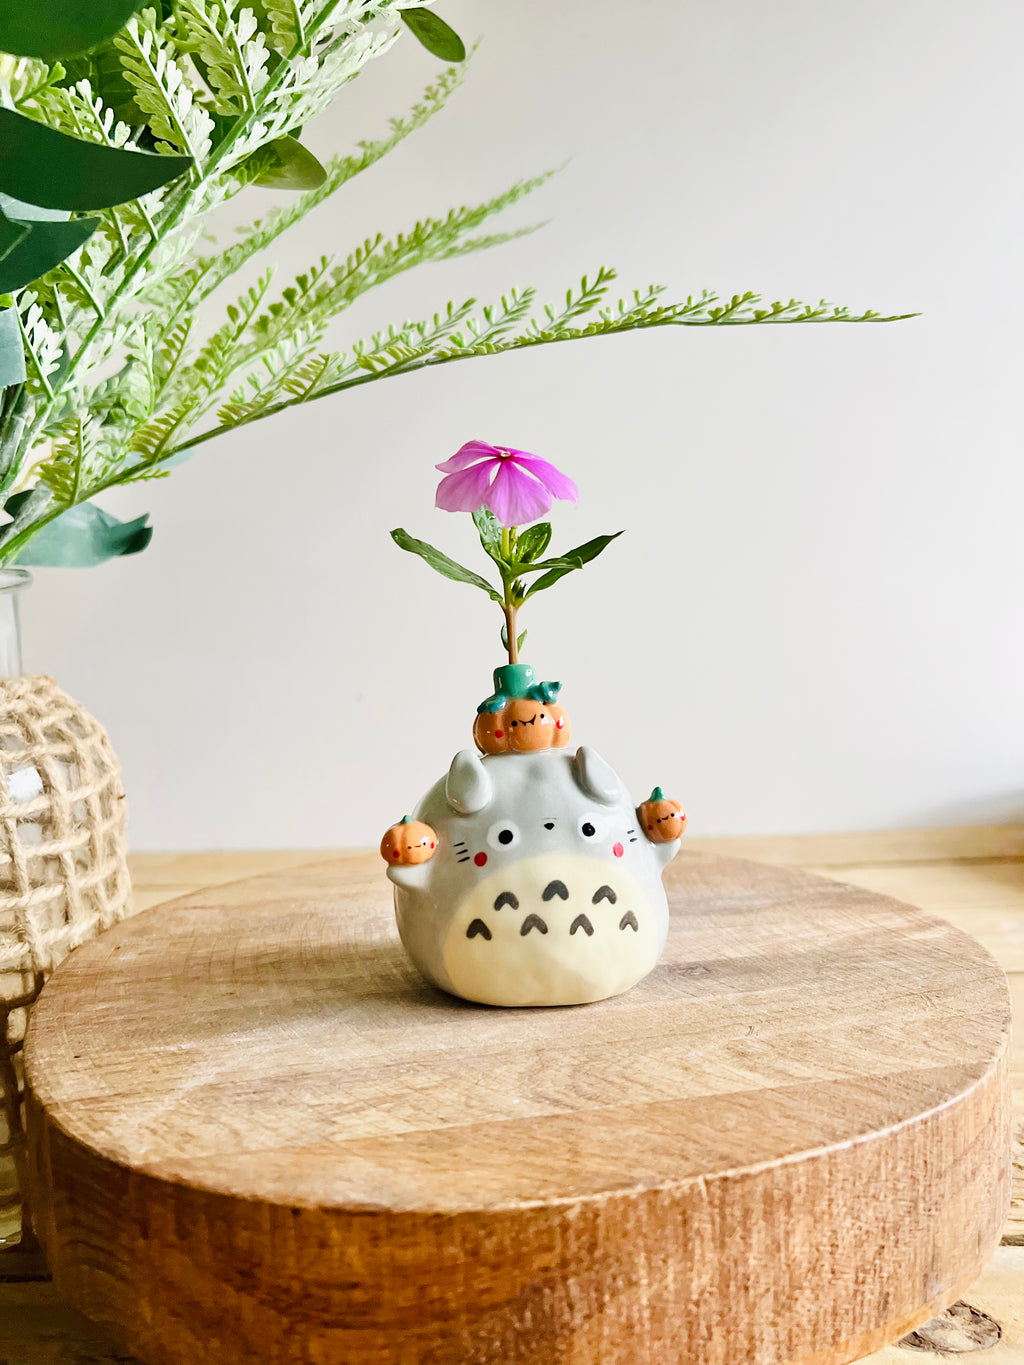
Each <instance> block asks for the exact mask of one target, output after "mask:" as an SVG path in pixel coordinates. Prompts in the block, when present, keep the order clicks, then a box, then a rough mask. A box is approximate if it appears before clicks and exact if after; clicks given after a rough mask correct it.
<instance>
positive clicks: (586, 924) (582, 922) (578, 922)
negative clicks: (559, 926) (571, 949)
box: [569, 915, 594, 938]
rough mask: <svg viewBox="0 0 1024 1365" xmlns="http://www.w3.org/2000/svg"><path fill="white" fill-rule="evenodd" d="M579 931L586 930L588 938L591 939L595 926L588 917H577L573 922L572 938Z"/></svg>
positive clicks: (570, 933) (570, 932) (570, 934)
mask: <svg viewBox="0 0 1024 1365" xmlns="http://www.w3.org/2000/svg"><path fill="white" fill-rule="evenodd" d="M577 929H582V930H584V932H585V933H586V935H587V937H588V938H590V937H591V936H592V935H593V932H594V926H593V925H592V924H591V922H590V920H588V919H587V917H586V915H577V916H576V918H575V919H574V920H573V922H572V928H571V929H570V930H569V937H570V938H571V937H572V936H573V934H574V933H575V932H576V930H577Z"/></svg>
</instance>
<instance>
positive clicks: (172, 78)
mask: <svg viewBox="0 0 1024 1365" xmlns="http://www.w3.org/2000/svg"><path fill="white" fill-rule="evenodd" d="M114 46H115V47H116V48H117V50H118V52H119V53H120V54H121V67H122V70H123V71H124V74H125V78H126V79H127V80H128V82H129V84H131V85H132V86H133V88H134V90H135V102H136V104H137V105H138V106H139V108H140V109H141V110H142V111H143V113H145V114H146V115H147V116H148V118H149V126H150V128H151V129H152V132H153V135H154V137H156V138H157V139H159V141H160V142H161V143H163V150H165V151H173V152H184V153H185V155H186V156H190V157H192V159H193V160H194V161H196V162H197V163H199V164H201V163H202V162H203V161H204V160H205V159H206V157H207V156H208V155H209V153H210V148H211V146H212V138H211V134H212V132H213V126H214V125H213V119H212V118H211V117H210V115H209V114H208V113H207V111H206V110H205V109H204V108H203V106H202V105H201V104H199V103H198V102H197V101H196V98H195V92H194V91H193V90H192V88H191V86H190V85H189V83H188V81H187V80H186V79H185V73H184V72H183V70H182V68H181V66H180V65H179V63H178V62H177V61H176V60H175V56H174V48H173V45H172V43H171V42H170V40H169V39H168V37H167V35H166V33H165V31H164V30H162V29H160V28H159V27H158V26H157V17H156V11H155V10H152V9H144V10H142V11H141V12H140V13H139V14H137V15H135V17H134V18H132V19H129V21H128V23H127V24H126V25H125V27H124V28H123V29H122V30H121V32H120V33H119V34H118V35H117V37H116V38H115V39H114ZM158 150H160V148H159V145H158Z"/></svg>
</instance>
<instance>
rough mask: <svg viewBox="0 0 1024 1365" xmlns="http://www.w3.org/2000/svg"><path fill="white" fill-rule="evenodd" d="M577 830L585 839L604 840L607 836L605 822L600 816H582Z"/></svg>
mask: <svg viewBox="0 0 1024 1365" xmlns="http://www.w3.org/2000/svg"><path fill="white" fill-rule="evenodd" d="M577 828H578V829H579V832H580V833H581V834H582V835H583V837H584V839H603V838H604V835H605V827H604V821H603V820H602V819H601V817H600V816H599V815H581V816H580V818H579V823H578V825H577Z"/></svg>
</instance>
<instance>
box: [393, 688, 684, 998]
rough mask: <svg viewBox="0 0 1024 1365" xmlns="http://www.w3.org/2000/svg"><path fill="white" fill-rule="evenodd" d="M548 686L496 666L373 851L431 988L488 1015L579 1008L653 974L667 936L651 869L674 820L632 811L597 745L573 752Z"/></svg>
mask: <svg viewBox="0 0 1024 1365" xmlns="http://www.w3.org/2000/svg"><path fill="white" fill-rule="evenodd" d="M560 686H561V685H560V684H559V683H554V682H538V681H537V680H536V678H535V675H534V671H533V669H532V668H530V667H529V666H528V665H525V664H514V665H508V666H506V667H503V668H499V669H496V670H495V673H494V692H493V693H492V694H491V696H489V697H488V698H487V699H486V700H485V701H484V702H482V703H481V705H480V707H479V708H478V712H477V717H476V721H475V723H474V727H473V736H474V739H475V741H476V746H477V749H476V750H473V749H463V750H462V751H461V752H459V753H457V754H456V755H455V757H454V758H453V759H452V762H451V766H450V768H449V769H448V772H447V774H446V775H445V776H444V777H443V778H441V779H440V780H439V781H438V782H437V783H436V784H435V785H434V786H433V787H432V788H431V789H430V791H429V792H428V793H427V795H426V796H425V797H424V798H423V800H422V801H421V802H420V804H419V806H418V807H417V808H416V811H415V813H414V815H413V816H412V817H409V816H406V817H405V819H404V820H403V821H401V822H400V823H399V824H397V825H393V826H392V827H391V829H389V830H388V831H387V833H386V834H385V836H384V839H383V841H382V843H381V855H382V857H383V858H384V859H385V861H386V862H387V865H388V869H387V872H388V877H389V878H390V879H391V881H392V882H393V883H394V888H395V914H396V918H397V920H398V931H399V934H400V936H401V939H402V943H403V944H404V946H405V948H406V951H407V952H408V954H409V956H410V957H411V958H412V960H413V962H414V963H415V964H416V966H417V967H418V968H419V970H420V971H421V972H422V974H423V975H424V976H425V977H426V978H427V980H428V981H430V982H432V983H433V984H434V985H435V986H439V987H441V989H442V990H445V991H448V992H450V993H451V994H452V995H457V996H461V997H462V998H463V999H465V1000H472V1001H477V1002H479V1003H481V1004H486V1005H506V1006H527V1005H583V1004H587V1003H590V1002H592V1001H595V1000H603V999H605V998H606V997H608V996H612V995H619V994H621V992H623V991H627V990H629V989H630V987H631V986H635V985H636V983H637V982H638V981H641V980H642V979H643V978H644V977H645V976H647V974H648V973H649V972H650V971H651V970H652V968H653V967H654V966H655V964H656V963H657V961H658V958H659V957H660V955H661V951H662V949H663V947H664V945H665V938H666V935H667V933H668V902H667V900H666V898H665V891H664V888H663V886H662V882H661V875H662V872H663V871H664V869H665V868H666V867H667V866H668V864H669V863H670V862H671V860H672V859H673V858H674V857H675V855H676V853H677V852H678V851H679V841H680V838H681V836H682V833H683V830H684V829H685V827H686V816H685V814H684V813H683V811H682V808H681V807H680V805H679V803H678V802H677V801H671V800H668V799H666V798H665V797H664V796H663V795H662V792H661V789H660V788H655V789H654V791H653V792H652V794H651V797H650V799H649V800H647V801H645V802H643V803H642V804H641V805H640V806H635V805H634V803H633V801H632V800H631V799H630V796H629V794H628V793H627V791H626V789H625V787H624V786H623V784H622V782H621V781H620V780H619V778H618V777H617V775H616V774H615V773H614V772H613V770H612V769H611V768H610V767H609V766H608V764H607V763H605V761H604V760H603V759H602V758H601V757H600V756H599V755H598V754H597V753H595V751H594V750H593V749H590V748H588V747H587V746H585V745H584V746H581V747H580V748H577V749H575V750H574V749H572V747H571V746H570V743H569V740H570V733H571V727H570V724H569V718H568V716H567V715H566V713H565V711H564V709H563V708H562V707H561V706H559V705H558V704H557V702H556V700H555V698H556V697H557V695H558V693H559V691H560Z"/></svg>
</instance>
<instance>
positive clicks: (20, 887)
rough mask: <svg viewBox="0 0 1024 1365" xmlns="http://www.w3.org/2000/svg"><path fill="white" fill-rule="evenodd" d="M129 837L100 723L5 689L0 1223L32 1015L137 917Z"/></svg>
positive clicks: (57, 698) (16, 688)
mask: <svg viewBox="0 0 1024 1365" xmlns="http://www.w3.org/2000/svg"><path fill="white" fill-rule="evenodd" d="M124 826H125V801H124V791H123V789H122V787H121V771H120V765H119V764H118V761H117V758H116V756H115V754H114V751H113V749H112V748H111V745H110V740H109V739H108V738H107V734H106V731H105V730H104V729H103V727H102V726H101V725H100V724H99V722H98V721H96V720H95V719H94V718H93V717H92V716H91V715H90V714H89V712H88V711H86V710H85V709H84V707H82V706H80V705H79V704H78V702H76V701H74V700H73V699H72V698H71V697H69V696H68V695H67V693H65V692H63V691H62V690H61V689H60V688H59V687H58V686H57V684H56V683H55V682H54V680H53V679H52V678H47V677H42V676H27V677H19V678H9V679H5V680H2V681H0V1098H2V1101H3V1103H2V1106H0V1222H2V1218H3V1215H4V1213H5V1212H7V1213H8V1214H10V1213H11V1212H12V1211H14V1210H16V1207H17V1191H16V1184H15V1179H14V1177H15V1174H16V1172H15V1170H14V1169H13V1168H14V1166H15V1165H16V1164H17V1162H18V1159H19V1157H20V1151H21V1146H22V1139H23V1124H22V1114H21V1093H20V1066H19V1062H20V1057H19V1056H18V1054H19V1053H20V1051H21V1046H22V1039H23V1037H24V1032H25V1023H26V1017H27V1011H28V1009H29V1007H30V1006H31V1004H32V1002H33V1001H34V1000H35V998H36V996H37V995H38V994H39V991H40V990H41V989H42V985H43V982H44V980H45V978H46V976H47V974H48V973H49V972H51V971H52V970H53V968H54V967H56V965H57V964H58V962H60V961H61V959H62V958H64V957H66V956H67V954H68V953H69V952H70V951H71V949H72V948H75V947H77V946H78V944H80V943H84V942H85V941H86V940H87V939H90V938H93V937H94V936H95V935H96V934H98V933H99V932H100V930H101V929H106V928H107V927H108V926H109V925H111V924H113V923H115V922H116V921H117V920H119V919H121V918H123V917H124V915H125V914H127V913H128V911H129V909H130V898H131V883H130V880H129V877H128V863H127V847H126V844H125V837H124ZM5 1129H6V1132H5V1131H4V1130H5ZM5 1158H6V1160H5ZM12 1159H13V1160H12ZM5 1167H6V1168H7V1169H4V1168H5ZM0 1236H2V1230H0Z"/></svg>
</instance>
